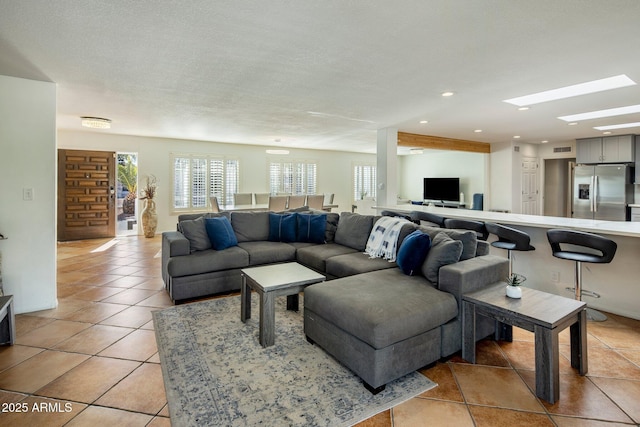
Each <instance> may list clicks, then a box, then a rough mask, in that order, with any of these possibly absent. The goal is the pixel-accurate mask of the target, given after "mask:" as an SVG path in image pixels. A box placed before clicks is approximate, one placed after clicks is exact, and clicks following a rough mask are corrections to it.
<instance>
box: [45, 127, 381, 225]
mask: <svg viewBox="0 0 640 427" xmlns="http://www.w3.org/2000/svg"><path fill="white" fill-rule="evenodd" d="M114 126H115V124H114ZM58 146H59V148H64V149H74V150H98V151H101V150H102V151H126V152H137V153H138V173H139V177H140V178H139V179H140V183H143V180H144V177H145V176H146V175H148V174H153V175H155V176H156V178H158V186H159V187H158V197H157V199H156V205H157V209H158V232H162V231H167V230H175V226H176V222H177V215H173V214H171V213H170V208H171V206H170V197H169V189H170V186H171V175H170V174H171V172H172V169H171V164H170V154H171V153H172V152H175V153H204V154H218V155H226V156H234V157H237V158H238V159H239V160H240V177H241V178H240V179H241V181H240V188H239V190H240V191H241V192H253V193H264V192H268V191H269V183H268V179H267V178H268V168H267V166H268V162H269V159H283V158H286V159H302V160H315V161H316V162H317V165H318V170H317V179H318V188H317V191H318V193H335V198H334V203H335V204H338V205H339V208H338V209H334V212H341V211H351V204H352V194H351V193H352V188H351V180H352V173H353V171H352V169H353V167H352V163H353V162H356V161H358V162H372V163H375V162H376V156H375V154H358V153H348V152H338V151H324V150H304V149H296V148H288V150H289V151H290V154H289V155H287V156H282V155H269V154H266V153H265V149H266V147H264V146H256V145H242V144H225V143H219V142H202V141H189V140H178V139H163V138H152V137H140V136H127V135H114V134H109V133H96V132H75V131H64V130H61V131H59V132H58Z"/></svg>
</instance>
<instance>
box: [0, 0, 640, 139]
mask: <svg viewBox="0 0 640 427" xmlns="http://www.w3.org/2000/svg"><path fill="white" fill-rule="evenodd" d="M639 23H640V1H638V0H615V1H611V0H599V1H594V0H561V1H558V0H552V1H549V0H536V1H530V0H493V1H491V0H484V1H473V0H465V1H462V0H447V1H442V0H418V1H405V0H400V1H391V0H389V1H380V0H374V1H365V0H362V1H346V0H327V1H322V2H312V1H304V0H300V1H291V0H290V1H284V0H283V1H270V0H266V1H258V0H253V1H246V0H234V1H211V0H182V1H165V0H162V1H160V0H155V1H135V2H132V1H124V0H121V1H99V0H83V1H77V0H56V1H50V0H46V1H45V0H24V1H9V0H2V1H0V74H3V75H10V76H16V77H24V78H30V79H37V80H47V81H52V82H55V83H57V84H58V127H59V128H61V129H80V119H79V117H80V116H98V117H107V118H110V119H111V120H113V126H112V129H111V130H108V131H98V132H110V133H116V134H131V135H145V136H158V137H168V138H180V139H195V140H205V141H223V142H235V143H248V144H264V145H277V146H284V147H296V146H300V147H307V148H319V149H338V150H347V151H358V152H374V151H375V145H376V143H375V141H376V130H377V129H380V128H384V127H397V128H398V129H399V130H401V131H405V132H413V133H421V134H427V135H437V136H444V137H450V138H460V139H471V140H477V141H483V142H492V143H495V142H506V141H511V140H512V138H513V136H514V135H520V136H521V139H520V141H523V142H532V143H539V142H540V141H541V140H549V141H550V142H556V141H568V140H571V139H574V138H578V137H588V136H595V135H600V134H601V133H600V132H599V131H596V130H594V129H592V127H593V126H595V125H601V124H610V123H616V122H621V121H624V122H627V121H628V122H632V121H640V114H635V115H629V116H624V117H622V118H616V119H612V118H611V119H600V120H592V121H586V122H583V123H580V124H578V125H577V126H567V124H566V123H565V122H563V121H560V120H558V119H557V118H556V117H557V116H560V115H567V114H573V113H581V112H585V111H591V110H595V109H603V108H613V107H619V106H623V105H630V104H638V103H640V85H639V86H635V87H630V88H624V89H617V90H614V91H610V92H607V93H601V94H595V95H585V96H582V97H578V98H575V99H573V100H563V101H555V102H549V103H545V104H539V105H536V106H533V107H532V108H531V110H529V111H517V110H516V108H515V107H513V106H511V105H510V104H506V103H504V102H502V100H503V99H507V98H512V97H516V96H521V95H526V94H529V93H531V92H537V91H541V90H547V89H553V88H557V87H560V86H565V85H569V84H575V83H581V82H584V81H588V80H593V79H600V78H604V77H609V76H613V75H618V74H627V75H628V76H629V77H630V78H632V79H633V80H635V81H636V82H639V83H640V54H639V53H640V48H639V47H638V46H640V44H639V43H638V42H639V41H640V25H639ZM446 90H451V91H454V92H455V95H454V96H453V97H450V98H442V97H441V96H440V93H441V92H443V91H446ZM420 120H428V121H429V123H428V124H426V125H421V124H418V121H420ZM474 129H483V132H482V133H474V132H473V130H474ZM629 132H631V133H640V129H637V128H636V129H629V130H626V131H623V132H619V133H629Z"/></svg>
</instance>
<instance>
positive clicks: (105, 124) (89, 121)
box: [80, 117, 111, 129]
mask: <svg viewBox="0 0 640 427" xmlns="http://www.w3.org/2000/svg"><path fill="white" fill-rule="evenodd" d="M80 120H81V123H82V126H84V127H86V128H92V129H110V128H111V120H109V119H103V118H101V117H80Z"/></svg>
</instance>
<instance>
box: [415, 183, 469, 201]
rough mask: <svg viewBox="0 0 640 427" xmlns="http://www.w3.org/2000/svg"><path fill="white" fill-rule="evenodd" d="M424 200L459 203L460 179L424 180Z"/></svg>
mask: <svg viewBox="0 0 640 427" xmlns="http://www.w3.org/2000/svg"><path fill="white" fill-rule="evenodd" d="M422 188H423V198H424V200H431V201H438V202H457V201H459V200H460V178H424V184H423V187H422Z"/></svg>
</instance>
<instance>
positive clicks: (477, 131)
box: [474, 129, 482, 133]
mask: <svg viewBox="0 0 640 427" xmlns="http://www.w3.org/2000/svg"><path fill="white" fill-rule="evenodd" d="M474 132H475V133H480V132H482V129H476V130H474Z"/></svg>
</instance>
